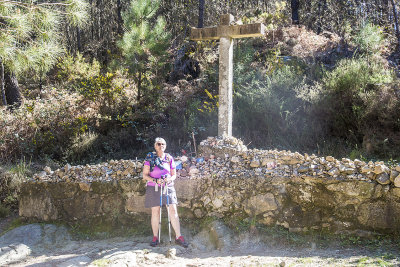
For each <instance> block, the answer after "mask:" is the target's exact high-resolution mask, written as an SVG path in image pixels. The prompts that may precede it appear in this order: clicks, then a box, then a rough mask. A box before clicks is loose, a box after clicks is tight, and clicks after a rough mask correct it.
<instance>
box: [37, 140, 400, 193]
mask: <svg viewBox="0 0 400 267" xmlns="http://www.w3.org/2000/svg"><path fill="white" fill-rule="evenodd" d="M199 152H200V155H199V156H200V157H198V158H188V157H187V156H180V157H176V158H175V160H176V162H177V174H178V177H188V178H191V179H201V178H202V177H205V176H206V177H209V176H212V177H213V178H216V179H218V178H225V177H254V176H261V177H262V176H265V177H270V176H279V177H282V176H284V177H287V176H295V177H298V176H313V177H321V178H322V177H325V178H326V177H328V178H335V179H344V180H360V181H367V180H372V181H376V182H377V183H379V184H382V185H388V184H393V185H394V186H395V187H400V165H397V166H394V167H388V166H386V165H385V163H384V162H382V161H378V162H372V161H370V162H368V163H367V162H364V161H361V160H358V159H355V160H351V159H348V158H342V159H341V160H338V159H335V158H333V157H331V156H327V157H317V156H316V155H314V154H312V155H308V154H304V155H302V154H300V153H298V152H294V153H293V152H291V151H285V150H283V151H278V150H259V149H247V147H246V146H245V145H244V144H243V142H242V141H241V140H239V139H236V138H234V137H226V136H225V137H208V138H207V139H206V140H204V141H202V142H201V143H200V145H199ZM142 168H143V161H142V160H110V161H108V162H105V163H102V164H96V165H85V166H81V165H78V166H71V165H69V164H67V165H65V167H64V168H62V169H57V170H55V171H52V170H51V169H50V167H46V168H44V171H42V172H39V173H37V174H35V175H34V177H33V178H34V180H38V181H48V182H61V181H65V182H74V181H76V182H89V183H90V182H93V181H112V180H123V179H138V178H141V177H142Z"/></svg>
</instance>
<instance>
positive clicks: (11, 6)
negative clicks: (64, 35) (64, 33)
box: [0, 0, 87, 75]
mask: <svg viewBox="0 0 400 267" xmlns="http://www.w3.org/2000/svg"><path fill="white" fill-rule="evenodd" d="M86 17H87V14H86V2H85V1H83V0H67V1H60V2H59V3H52V2H40V3H37V2H36V1H26V0H24V1H18V2H13V1H1V2H0V20H1V21H2V23H1V25H2V31H1V33H0V43H1V44H2V45H1V47H0V58H1V60H2V62H3V63H4V64H5V66H6V67H7V68H8V69H9V70H11V71H13V72H15V73H21V72H24V71H27V70H34V71H35V73H39V74H41V75H43V74H44V73H46V72H47V71H49V69H50V68H51V67H52V66H53V65H54V64H55V63H56V60H57V57H58V56H59V55H60V54H61V53H62V52H63V50H62V44H61V43H60V37H59V33H60V27H61V25H62V20H63V19H65V18H67V19H69V21H72V22H73V23H76V24H82V23H83V21H84V18H86Z"/></svg>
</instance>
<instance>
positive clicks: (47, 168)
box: [43, 166, 53, 174]
mask: <svg viewBox="0 0 400 267" xmlns="http://www.w3.org/2000/svg"><path fill="white" fill-rule="evenodd" d="M43 170H44V171H45V172H46V173H47V174H52V173H53V172H52V171H51V168H50V167H49V166H46V167H44V169H43Z"/></svg>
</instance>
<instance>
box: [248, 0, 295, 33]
mask: <svg viewBox="0 0 400 267" xmlns="http://www.w3.org/2000/svg"><path fill="white" fill-rule="evenodd" d="M271 6H272V8H271V9H269V10H268V11H269V12H264V13H261V12H256V13H255V14H254V16H249V17H247V16H244V17H242V21H243V23H244V24H249V23H253V22H262V23H264V24H265V26H266V28H267V29H276V28H277V27H278V26H279V25H282V24H284V23H286V22H287V21H288V16H287V13H286V12H285V9H286V8H287V4H286V2H285V1H273V2H272V1H271Z"/></svg>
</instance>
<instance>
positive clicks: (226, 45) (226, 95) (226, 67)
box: [190, 14, 265, 136]
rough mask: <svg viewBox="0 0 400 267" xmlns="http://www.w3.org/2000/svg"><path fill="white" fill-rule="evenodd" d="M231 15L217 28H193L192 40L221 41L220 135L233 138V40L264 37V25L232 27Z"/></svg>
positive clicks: (221, 19)
mask: <svg viewBox="0 0 400 267" xmlns="http://www.w3.org/2000/svg"><path fill="white" fill-rule="evenodd" d="M233 21H234V18H233V16H232V15H231V14H225V15H221V17H220V25H219V26H217V27H207V28H192V30H191V33H190V39H191V40H194V41H204V40H219V108H218V135H227V136H232V106H233V105H232V82H233V39H234V38H245V37H259V36H263V35H264V32H265V27H264V25H263V24H262V23H254V24H246V25H231V24H232V23H233Z"/></svg>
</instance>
